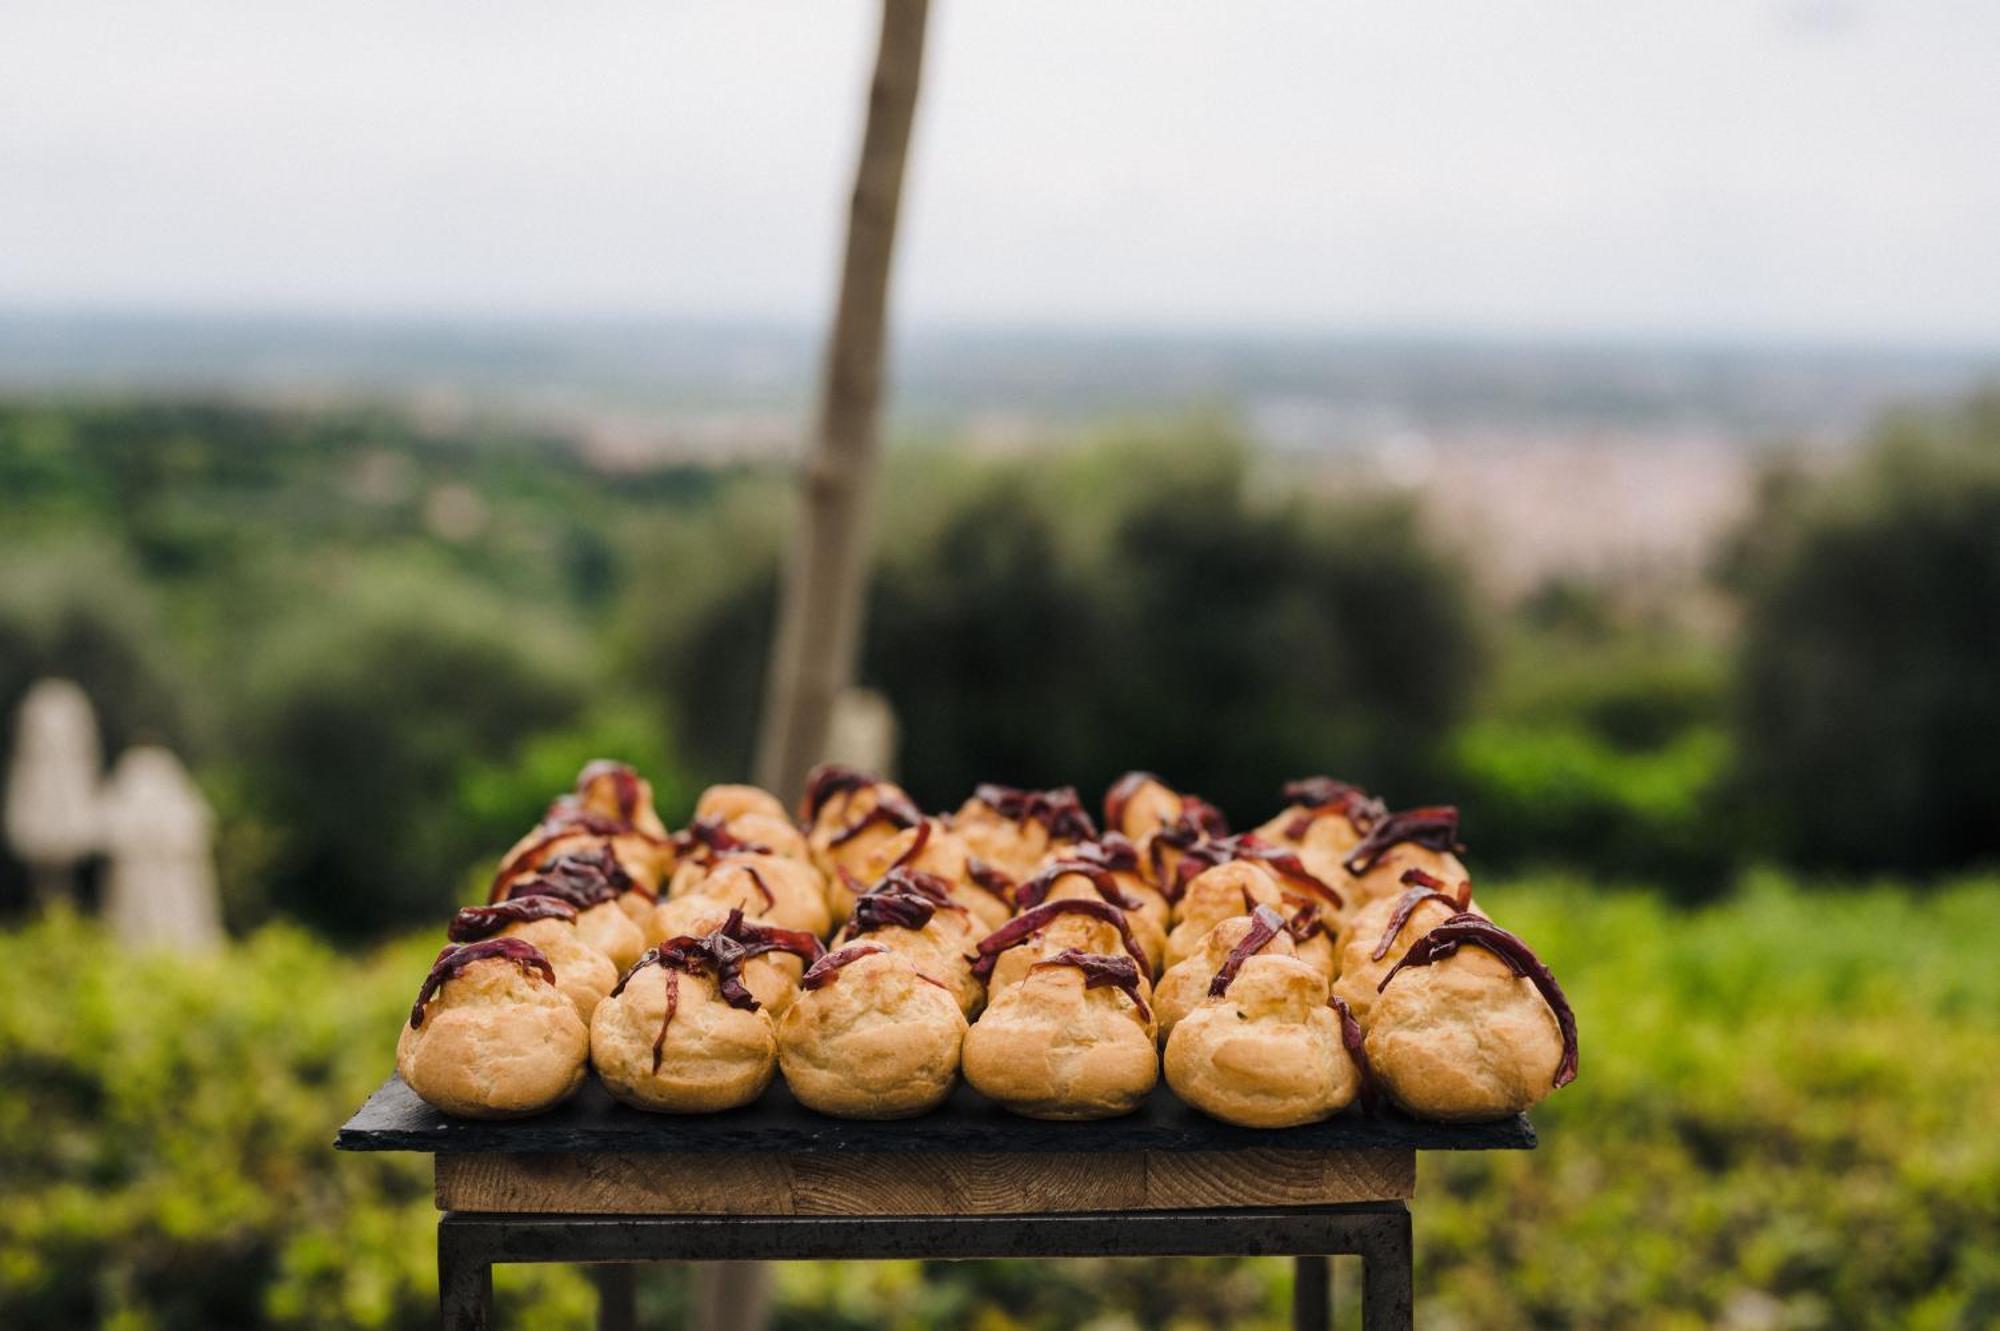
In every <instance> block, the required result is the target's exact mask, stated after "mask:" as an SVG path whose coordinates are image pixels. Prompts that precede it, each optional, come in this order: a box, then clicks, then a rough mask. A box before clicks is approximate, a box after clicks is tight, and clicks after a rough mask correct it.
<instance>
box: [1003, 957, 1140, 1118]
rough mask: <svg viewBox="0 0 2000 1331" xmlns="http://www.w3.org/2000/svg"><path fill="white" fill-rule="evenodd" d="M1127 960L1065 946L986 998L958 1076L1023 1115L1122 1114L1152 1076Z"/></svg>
mask: <svg viewBox="0 0 2000 1331" xmlns="http://www.w3.org/2000/svg"><path fill="white" fill-rule="evenodd" d="M1140 984H1141V979H1140V975H1139V968H1138V965H1137V964H1136V963H1135V962H1134V961H1133V959H1132V958H1131V957H1129V956H1103V955H1095V954H1089V953H1083V952H1075V951H1066V952H1061V953H1058V954H1057V955H1055V956H1053V957H1049V958H1046V959H1044V960H1043V961H1041V962H1039V963H1037V964H1036V965H1035V966H1034V967H1033V968H1032V969H1031V970H1030V971H1029V972H1028V974H1027V975H1026V976H1025V977H1024V978H1023V979H1022V981H1021V982H1020V983H1019V984H1017V985H1014V986H1013V987H1012V988H1010V989H1006V990H1004V991H1001V992H999V993H996V994H995V995H994V996H993V999H992V1002H991V1003H989V1004H988V1006H987V1008H986V1012H985V1015H983V1016H981V1017H980V1019H979V1021H978V1022H977V1023H976V1024H975V1025H974V1026H973V1028H972V1030H971V1031H970V1032H968V1033H967V1035H966V1037H965V1079H966V1080H967V1081H969V1082H971V1083H972V1086H973V1088H974V1089H975V1090H977V1091H978V1092H979V1093H980V1094H982V1095H985V1096H989V1097H990V1098H992V1099H994V1100H998V1101H999V1102H1000V1103H1001V1104H1003V1105H1005V1106H1006V1107H1007V1108H1008V1109H1011V1110H1013V1111H1014V1112H1015V1113H1017V1114H1021V1115H1024V1116H1026V1117H1028V1118H1046V1119H1087V1118H1112V1117H1115V1116H1117V1115H1119V1114H1129V1113H1131V1112H1132V1111H1133V1110H1134V1109H1137V1108H1138V1107H1139V1105H1140V1104H1141V1103H1142V1102H1143V1101H1144V1100H1145V1098H1146V1096H1147V1095H1148V1093H1150V1092H1151V1091H1152V1089H1153V1086H1154V1084H1155V1083H1157V1082H1158V1081H1159V1077H1160V1058H1159V1052H1158V1051H1157V1050H1156V1049H1155V1048H1154V1047H1153V1020H1152V1013H1151V1011H1150V1010H1149V1009H1148V1007H1147V1005H1146V1001H1145V998H1144V997H1143V996H1142V994H1141V991H1140V988H1139V986H1140Z"/></svg>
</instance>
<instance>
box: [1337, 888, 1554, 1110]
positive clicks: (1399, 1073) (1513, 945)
mask: <svg viewBox="0 0 2000 1331" xmlns="http://www.w3.org/2000/svg"><path fill="white" fill-rule="evenodd" d="M1368 1061H1369V1063H1370V1065H1371V1066H1372V1067H1373V1068H1374V1070H1375V1075H1376V1076H1377V1077H1378V1078H1380V1079H1381V1083H1382V1086H1383V1088H1384V1089H1385V1090H1387V1091H1388V1093H1389V1095H1390V1096H1391V1097H1392V1098H1393V1099H1394V1100H1395V1101H1396V1103H1398V1104H1400V1105H1401V1106H1403V1108H1405V1109H1407V1110H1409V1111H1410V1112H1411V1113H1412V1114H1415V1115H1417V1116H1418V1117H1419V1118H1431V1119H1441V1120H1444V1121H1446V1122H1475V1121H1479V1120H1483V1119H1494V1118H1504V1117H1506V1116H1507V1115H1509V1114H1517V1113H1520V1112H1521V1111H1523V1110H1526V1109H1529V1108H1531V1107H1533V1106H1534V1105H1536V1104H1539V1103H1540V1102H1541V1101H1542V1100H1543V1099H1544V1098H1545V1097H1547V1096H1548V1094H1549V1093H1550V1092H1551V1091H1553V1090H1556V1089H1557V1088H1559V1087H1562V1086H1566V1085H1568V1084H1569V1083H1570V1082H1571V1081H1573V1080H1575V1078H1576V1063H1577V1055H1576V1017H1575V1015H1574V1014H1573V1013H1572V1012H1571V1011H1570V1006H1569V1000H1568V999H1566V998H1564V997H1563V992H1562V986H1560V985H1559V984H1557V983H1556V977H1555V976H1554V975H1552V974H1550V973H1549V969H1548V967H1547V966H1544V965H1543V964H1542V963H1541V961H1540V959H1539V958H1537V957H1536V956H1535V954H1534V953H1533V952H1532V951H1530V950H1529V948H1528V945H1527V944H1526V943H1524V942H1522V941H1521V940H1520V939H1518V938H1516V937H1515V936H1514V935H1512V934H1510V933H1508V932H1507V931H1506V930H1504V929H1502V928H1500V927H1499V926H1498V925H1496V924H1494V923H1493V922H1492V921H1491V920H1488V919H1486V918H1484V917H1483V916H1479V915H1473V914H1469V913H1468V914H1462V915H1454V916H1452V917H1451V918H1450V919H1448V920H1445V921H1443V922H1442V923H1440V924H1437V925H1435V926H1433V927H1432V928H1431V929H1430V931H1429V932H1428V933H1426V934H1424V935H1423V936H1422V937H1421V938H1419V939H1417V940H1416V942H1415V943H1413V944H1412V945H1411V946H1410V949H1409V951H1407V952H1405V953H1404V954H1403V958H1402V960H1400V961H1398V962H1397V963H1396V964H1395V966H1394V967H1392V968H1391V969H1390V971H1389V973H1388V974H1387V975H1385V976H1383V977H1382V980H1381V982H1380V984H1379V985H1378V993H1377V995H1376V998H1375V1007H1374V1011H1373V1012H1372V1013H1371V1014H1370V1017H1369V1022H1368Z"/></svg>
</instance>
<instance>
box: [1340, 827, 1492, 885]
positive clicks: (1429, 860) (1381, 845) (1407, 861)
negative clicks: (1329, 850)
mask: <svg viewBox="0 0 2000 1331" xmlns="http://www.w3.org/2000/svg"><path fill="white" fill-rule="evenodd" d="M1464 850H1465V847H1464V846H1462V845H1460V844H1459V841H1458V810H1457V809H1456V808H1454V807H1452V806H1451V805H1449V804H1437V805H1430V806H1427V807H1425V808H1421V809H1398V810H1397V811H1396V812H1394V813H1392V814H1388V815H1386V816H1385V817H1383V818H1382V819H1380V820H1379V821H1377V822H1376V823H1375V825H1374V826H1373V827H1371V828H1369V829H1368V835H1367V836H1365V837H1363V838H1362V839H1361V840H1360V841H1359V842H1358V843H1356V845H1355V847H1354V849H1352V850H1350V851H1348V852H1347V854H1346V855H1344V856H1342V857H1341V862H1340V864H1341V869H1342V870H1343V872H1344V873H1345V875H1346V879H1345V881H1344V882H1343V883H1342V887H1343V888H1344V889H1345V891H1346V893H1347V895H1348V897H1349V898H1350V899H1351V900H1352V902H1353V904H1354V906H1356V907H1359V906H1361V905H1364V904H1365V903H1367V902H1370V901H1373V900H1376V899H1377V898H1379V897H1394V896H1400V895H1402V891H1403V875H1404V874H1405V873H1407V872H1409V871H1410V870H1411V869H1422V870H1423V871H1424V872H1425V873H1427V874H1429V875H1430V876H1431V877H1433V878H1439V879H1443V880H1444V881H1445V882H1447V883H1461V882H1464V881H1465V880H1466V879H1467V878H1470V877H1471V876H1472V875H1471V874H1469V873H1467V872H1466V870H1465V866H1464V865H1463V864H1461V863H1460V862H1459V859H1458V857H1459V855H1460V853H1461V852H1463V851H1464Z"/></svg>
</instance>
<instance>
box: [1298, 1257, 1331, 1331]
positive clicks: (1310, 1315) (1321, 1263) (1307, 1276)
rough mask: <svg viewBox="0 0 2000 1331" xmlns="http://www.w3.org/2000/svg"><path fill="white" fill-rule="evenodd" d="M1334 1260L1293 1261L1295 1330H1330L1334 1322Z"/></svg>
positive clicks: (1314, 1258) (1300, 1258)
mask: <svg viewBox="0 0 2000 1331" xmlns="http://www.w3.org/2000/svg"><path fill="white" fill-rule="evenodd" d="M1332 1265H1333V1262H1332V1259H1330V1258H1328V1257H1325V1256H1323V1255H1312V1256H1300V1257H1294V1258H1292V1331H1327V1327H1328V1324H1329V1323H1331V1322H1332V1321H1333V1289H1332V1286H1331V1283H1330V1282H1331V1279H1332V1270H1331V1268H1332Z"/></svg>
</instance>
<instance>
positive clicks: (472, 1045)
mask: <svg viewBox="0 0 2000 1331" xmlns="http://www.w3.org/2000/svg"><path fill="white" fill-rule="evenodd" d="M589 1053H590V1033H589V1031H588V1030H586V1029H585V1027H584V1024H583V1019H582V1018H581V1017H579V1016H577V1015H576V1005H575V1004H574V1003H572V1002H571V1001H570V1000H569V998H568V997H567V996H566V995H565V994H564V993H563V991H562V990H560V989H558V988H557V987H556V977H555V970H554V968H553V967H551V966H550V965H549V963H548V960H547V959H546V958H545V957H543V956H542V954H541V953H540V952H538V951H536V950H535V948H534V947H533V946H532V945H531V944H528V943H525V942H523V941H521V940H520V939H518V938H488V939H486V940H484V941H483V942H478V943H467V944H465V945H464V946H462V947H448V948H446V949H445V950H444V951H442V952H440V953H439V954H438V959H437V962H436V964H434V965H433V966H432V967H431V972H430V974H429V975H428V976H426V977H425V979H424V984H423V988H422V989H421V990H419V991H418V993H417V1001H416V1003H415V1004H414V1005H412V1007H411V1008H410V1019H409V1021H408V1022H407V1023H405V1025H404V1026H403V1031H402V1034H401V1035H400V1036H399V1037H398V1039H397V1041H396V1071H397V1072H398V1073H400V1074H401V1075H402V1078H403V1080H404V1081H405V1082H407V1083H409V1086H410V1089H411V1090H413V1091H415V1092H416V1093H417V1094H418V1095H420V1096H422V1097H423V1099H424V1101H425V1102H426V1103H428V1104H430V1105H432V1106H433V1107H435V1108H437V1109H439V1110H442V1111H443V1112H445V1113H447V1114H453V1115H456V1116H458V1117H460V1118H519V1117H521V1116H523V1115H526V1114H539V1113H541V1112H542V1111H543V1110H545V1109H548V1108H551V1107H552V1106H554V1105H557V1104H560V1103H561V1102H562V1101H564V1100H566V1099H568V1098H569V1097H570V1095H572V1094H573V1093H574V1092H575V1091H576V1088H577V1087H579V1086H581V1085H583V1078H584V1069H585V1066H586V1062H585V1060H586V1058H587V1056H588V1055H589Z"/></svg>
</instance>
